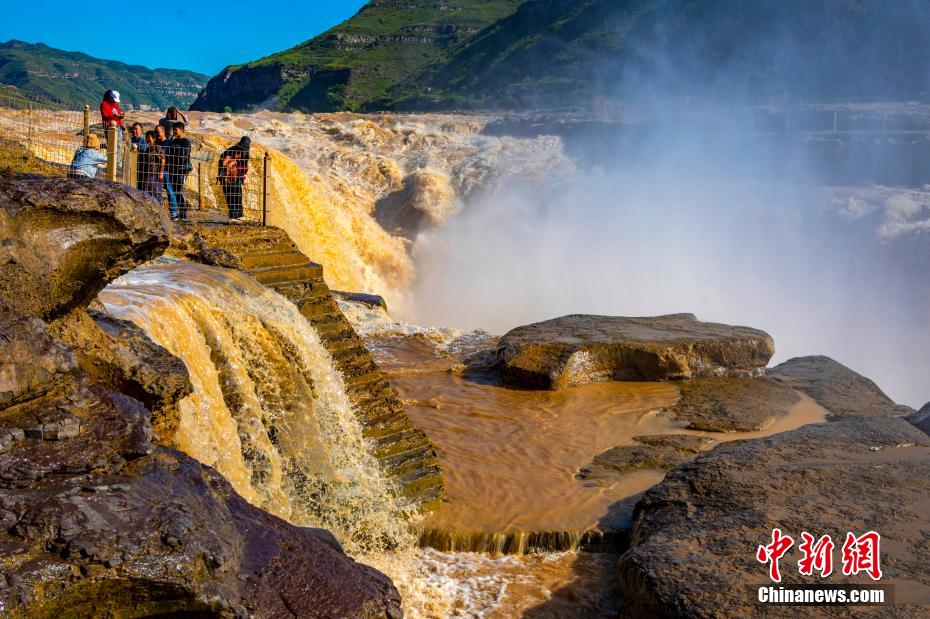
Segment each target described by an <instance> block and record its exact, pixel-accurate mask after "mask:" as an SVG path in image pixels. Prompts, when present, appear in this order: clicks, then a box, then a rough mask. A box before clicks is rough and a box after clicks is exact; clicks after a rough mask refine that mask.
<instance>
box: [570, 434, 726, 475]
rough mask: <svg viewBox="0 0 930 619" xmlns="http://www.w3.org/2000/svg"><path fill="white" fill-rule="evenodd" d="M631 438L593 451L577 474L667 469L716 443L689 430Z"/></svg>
mask: <svg viewBox="0 0 930 619" xmlns="http://www.w3.org/2000/svg"><path fill="white" fill-rule="evenodd" d="M633 440H634V441H635V442H636V445H618V446H617V447H613V448H611V449H608V450H607V451H605V452H603V453H600V454H598V455H596V456H595V457H594V459H593V460H592V462H591V464H590V465H588V466H586V467H584V468H582V469H581V470H580V471H578V475H577V477H578V478H579V479H592V480H605V481H615V480H616V479H617V477H618V475H622V474H623V473H630V472H632V471H637V470H639V469H664V470H670V469H673V468H675V467H676V466H678V465H679V464H682V463H683V462H687V461H688V460H692V459H694V458H695V457H696V456H697V455H698V454H700V453H701V452H702V451H706V450H708V449H710V448H711V447H712V446H713V445H715V444H716V441H714V440H713V439H711V438H707V437H706V436H694V435H690V434H650V435H646V436H634V437H633Z"/></svg>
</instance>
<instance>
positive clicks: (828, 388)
mask: <svg viewBox="0 0 930 619" xmlns="http://www.w3.org/2000/svg"><path fill="white" fill-rule="evenodd" d="M767 374H768V376H770V377H771V378H774V379H775V380H777V381H779V382H782V383H784V384H785V385H788V386H789V387H792V388H794V389H797V390H798V391H800V392H802V393H805V394H807V395H809V396H810V397H811V398H813V399H814V401H815V402H817V403H818V404H820V405H821V406H823V407H824V408H825V409H827V410H828V411H829V412H830V415H829V417H828V419H842V418H844V417H850V416H868V417H886V416H899V415H909V414H911V413H913V412H914V410H913V409H912V408H910V407H907V406H902V405H900V404H895V402H894V400H892V399H891V398H889V397H888V396H887V395H885V392H884V391H882V390H881V389H879V387H878V385H876V384H875V383H874V382H872V381H871V380H869V379H868V378H866V377H865V376H862V375H861V374H858V373H856V372H854V371H853V370H851V369H849V368H848V367H846V366H845V365H843V364H841V363H839V362H837V361H834V360H833V359H831V358H829V357H823V356H812V357H796V358H794V359H790V360H788V361H785V362H784V363H782V364H781V365H777V366H775V367H774V368H772V369H771V370H769V371H768V373H767Z"/></svg>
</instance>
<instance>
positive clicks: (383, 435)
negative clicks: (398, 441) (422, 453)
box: [362, 411, 415, 444]
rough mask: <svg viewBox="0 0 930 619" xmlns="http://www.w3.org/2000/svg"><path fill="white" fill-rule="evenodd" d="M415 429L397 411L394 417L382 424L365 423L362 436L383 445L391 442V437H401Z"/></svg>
mask: <svg viewBox="0 0 930 619" xmlns="http://www.w3.org/2000/svg"><path fill="white" fill-rule="evenodd" d="M413 429H415V428H414V427H413V425H411V423H410V420H409V419H407V418H406V417H405V416H403V415H399V414H398V413H397V412H396V411H395V413H394V416H393V417H390V418H388V419H385V420H383V421H382V422H381V423H372V424H369V423H365V425H364V427H363V428H362V435H363V436H364V437H365V438H372V439H375V442H377V443H379V444H380V443H381V442H382V441H385V440H390V437H393V436H396V435H399V434H401V433H403V432H407V431H409V430H413Z"/></svg>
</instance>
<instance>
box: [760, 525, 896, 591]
mask: <svg viewBox="0 0 930 619" xmlns="http://www.w3.org/2000/svg"><path fill="white" fill-rule="evenodd" d="M880 544H881V536H880V535H879V534H878V533H876V532H875V531H869V532H868V533H865V534H863V535H861V536H859V537H856V536H855V534H853V533H847V534H846V541H845V542H844V543H843V549H842V554H843V557H842V558H843V575H844V576H855V575H857V574H859V573H860V572H865V573H866V574H868V575H869V577H870V578H871V579H872V580H879V579H881V577H882V569H881V562H880V559H879V553H880ZM793 545H794V539H792V538H791V536H790V535H785V534H784V533H782V532H781V529H777V528H776V529H772V542H771V543H770V544H767V545H765V546H759V549H758V550H757V551H756V561H758V562H759V563H763V564H768V565H769V578H771V579H772V581H774V582H781V570H780V569H779V564H778V562H779V560H780V559H781V558H782V557H784V556H785V554H787V552H788V550H790V549H791V547H792V546H793ZM834 548H835V545H834V543H833V540H832V539H831V538H830V536H829V535H823V536H821V537H820V538H819V539H818V538H816V537H814V536H813V535H811V534H810V533H808V532H807V531H804V532H803V533H801V543H800V544H799V545H798V550H800V551H801V554H802V557H801V559H800V560H799V561H798V572H799V573H800V574H801V575H802V576H813V575H814V572H815V571H816V572H818V574H819V576H820V577H821V578H826V577H827V576H829V575H830V574H832V573H833V549H834Z"/></svg>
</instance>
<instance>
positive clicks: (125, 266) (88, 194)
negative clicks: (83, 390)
mask: <svg viewBox="0 0 930 619" xmlns="http://www.w3.org/2000/svg"><path fill="white" fill-rule="evenodd" d="M167 247H168V234H167V232H166V227H165V216H164V213H163V212H162V209H159V208H158V205H157V204H156V203H155V202H154V201H153V200H151V199H150V198H147V197H145V196H144V195H143V194H142V193H140V192H137V191H135V190H133V189H130V188H128V187H126V186H125V185H121V184H117V183H108V182H103V181H101V182H94V183H87V182H80V181H70V180H67V179H60V178H45V177H33V176H10V177H0V298H2V299H4V300H5V301H6V303H7V304H8V305H9V306H10V307H11V308H12V309H15V310H17V311H19V312H20V313H22V314H24V315H27V316H35V317H39V318H43V319H51V318H55V317H57V316H60V315H62V314H64V313H66V312H68V311H70V310H71V309H73V308H76V307H83V306H86V305H87V304H88V303H89V302H90V301H91V300H92V299H93V297H94V296H95V295H96V294H97V293H98V292H99V291H100V290H101V289H102V288H103V287H104V286H106V284H107V283H108V282H110V281H112V280H113V279H115V278H116V277H119V276H120V275H122V274H124V273H126V272H128V271H130V270H131V269H133V268H134V267H136V266H138V265H139V264H141V263H143V262H146V261H147V260H150V259H152V258H154V257H155V256H157V255H159V254H161V253H162V252H163V251H164V250H165V249H166V248H167Z"/></svg>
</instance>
